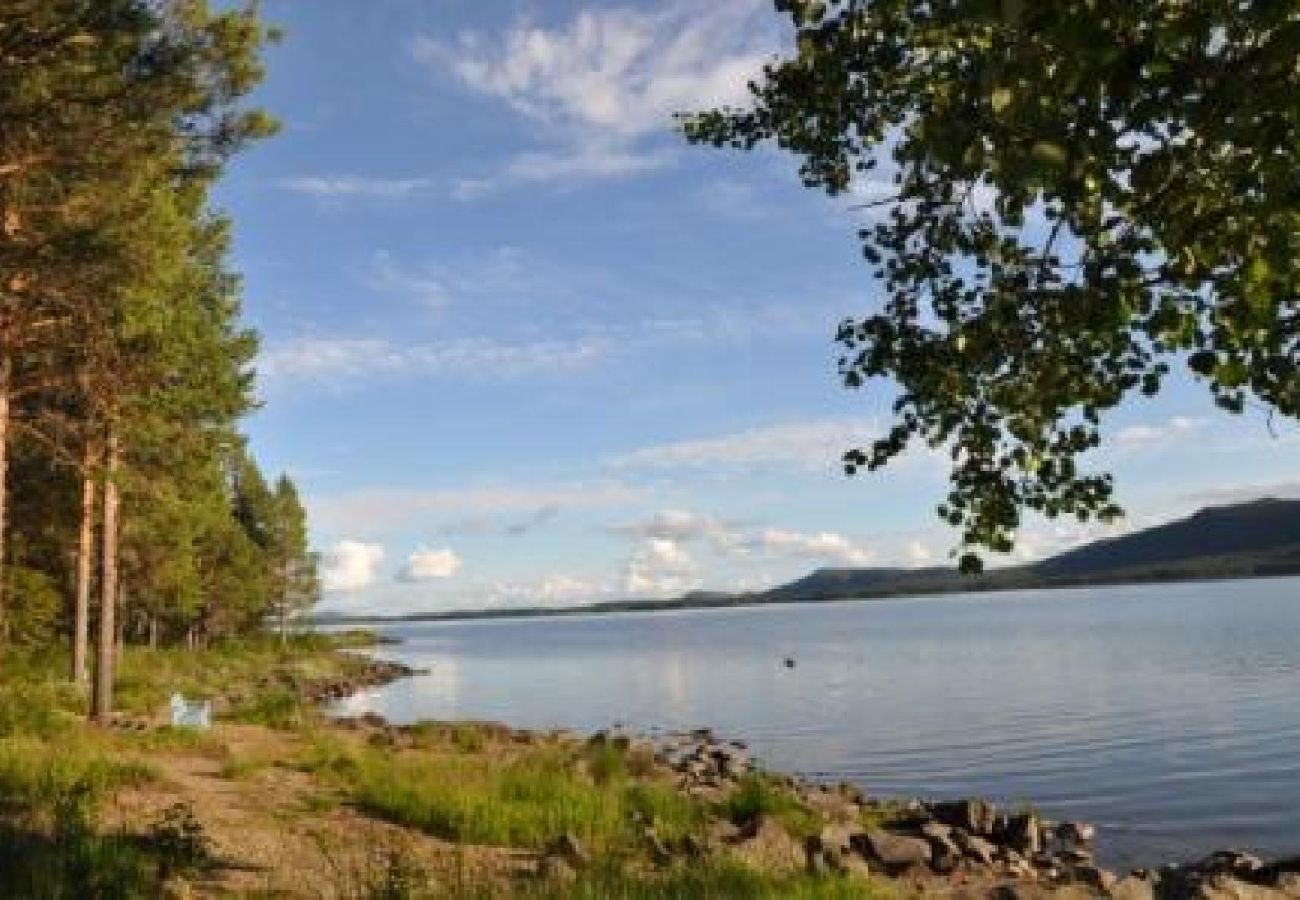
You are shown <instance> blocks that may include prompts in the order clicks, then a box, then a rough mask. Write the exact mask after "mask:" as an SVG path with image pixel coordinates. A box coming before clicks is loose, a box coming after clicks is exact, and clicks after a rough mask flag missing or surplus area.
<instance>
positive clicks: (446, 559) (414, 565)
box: [397, 547, 461, 582]
mask: <svg viewBox="0 0 1300 900" xmlns="http://www.w3.org/2000/svg"><path fill="white" fill-rule="evenodd" d="M460 568H461V559H460V557H459V556H457V555H456V551H455V550H452V549H451V548H450V547H443V548H441V549H438V550H427V549H424V548H421V549H419V550H416V551H415V552H414V553H412V554H411V555H410V556H409V557H407V560H406V565H405V566H403V567H402V571H401V572H399V573H398V575H397V578H398V580H399V581H407V582H420V581H438V580H440V579H444V578H451V577H452V576H453V575H455V574H456V573H457V572H459V571H460Z"/></svg>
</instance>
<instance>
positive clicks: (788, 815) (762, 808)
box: [719, 773, 821, 838]
mask: <svg viewBox="0 0 1300 900" xmlns="http://www.w3.org/2000/svg"><path fill="white" fill-rule="evenodd" d="M719 812H720V813H722V815H724V816H725V817H726V818H728V819H730V820H731V821H732V822H734V823H735V824H737V825H743V824H744V823H746V822H752V821H753V820H754V819H757V818H759V817H760V816H767V817H769V818H773V819H776V820H777V821H778V822H780V823H781V824H782V825H784V826H785V828H786V830H787V831H789V832H790V833H791V834H792V835H794V836H795V837H800V838H803V837H807V836H809V835H813V834H817V833H818V832H819V831H820V830H821V826H820V822H819V820H818V819H817V816H816V815H814V814H813V813H812V812H811V811H810V810H809V809H808V808H807V807H806V806H804V805H803V804H802V803H800V802H799V801H798V800H797V799H796V798H795V796H794V794H793V793H792V792H791V791H790V789H789V788H787V787H785V786H784V785H782V784H779V783H778V782H777V781H776V780H775V779H774V778H772V777H771V776H769V775H765V774H762V773H755V774H751V775H747V776H745V778H744V779H742V780H741V782H740V785H739V786H738V787H737V788H736V790H735V791H734V792H733V793H732V794H731V796H729V797H728V798H727V799H726V800H724V801H723V802H722V804H721V805H720V808H719Z"/></svg>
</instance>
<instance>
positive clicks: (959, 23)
mask: <svg viewBox="0 0 1300 900" xmlns="http://www.w3.org/2000/svg"><path fill="white" fill-rule="evenodd" d="M776 8H777V10H778V11H781V12H784V13H785V14H787V15H788V16H789V18H790V20H791V23H792V25H793V27H794V33H793V36H794V40H793V46H792V50H791V53H790V55H789V56H788V57H787V58H785V59H782V60H780V61H777V62H775V63H772V64H771V65H769V66H768V67H767V68H766V70H765V72H764V75H763V77H762V78H761V79H759V80H758V82H757V83H756V84H755V85H754V88H753V105H752V108H750V109H741V110H736V109H724V110H714V111H707V112H702V113H697V114H694V115H690V116H687V117H685V118H684V119H683V127H684V130H685V134H686V136H687V137H688V138H689V139H690V140H691V141H693V142H698V143H708V144H713V145H717V146H732V147H740V148H752V147H754V146H756V145H757V144H759V143H763V142H769V141H770V142H773V143H775V144H777V145H778V146H780V147H782V148H784V149H786V150H788V151H790V152H791V153H793V154H794V155H795V156H796V157H798V159H799V160H800V174H801V176H802V178H803V180H804V182H805V183H806V184H807V185H808V186H809V187H813V188H818V189H821V190H824V191H826V192H828V193H831V194H843V193H846V192H849V191H853V190H855V189H858V188H861V189H862V191H863V193H864V194H865V195H866V196H867V197H869V198H870V199H869V201H868V202H867V204H866V208H867V209H868V210H869V211H870V213H869V214H870V219H869V221H868V223H867V224H866V225H865V227H864V228H863V229H862V231H861V232H860V235H861V239H862V242H863V252H864V256H865V259H866V261H867V263H868V264H869V265H870V266H871V267H872V269H873V271H874V275H875V278H876V279H877V281H878V283H879V284H880V285H881V286H882V287H883V289H884V304H883V308H882V309H881V310H880V311H879V312H876V313H874V314H872V315H868V316H866V317H864V318H861V319H855V320H849V321H846V322H844V323H843V325H842V326H841V328H840V330H839V340H840V342H841V344H842V345H843V348H844V355H843V357H842V359H841V361H840V370H841V373H842V375H843V378H844V382H845V384H846V385H847V386H849V387H851V388H857V387H861V386H863V385H865V384H867V383H868V382H869V381H871V380H873V379H887V380H889V381H891V382H892V383H893V385H894V386H895V387H896V397H895V400H894V404H893V409H894V413H895V422H894V425H893V427H892V429H891V430H890V432H889V433H888V435H886V436H885V437H884V438H882V439H880V440H878V441H876V442H875V443H874V444H873V445H872V446H871V447H869V448H866V449H861V450H852V451H850V452H849V453H847V454H846V456H845V464H846V468H847V469H848V471H849V472H850V473H853V472H855V471H857V470H859V469H863V468H865V469H869V470H875V469H878V468H881V467H882V466H885V465H887V464H888V463H889V462H890V461H891V460H893V459H894V458H896V457H897V456H898V455H899V454H901V453H903V452H904V450H905V449H906V448H907V447H908V446H909V445H911V444H913V443H916V442H921V443H924V444H926V445H928V446H930V447H932V448H943V449H946V450H948V451H950V452H951V460H952V466H951V491H950V493H949V496H948V498H947V501H946V502H945V503H944V504H943V505H942V506H941V507H940V509H939V515H940V516H941V517H942V518H943V519H944V520H946V521H947V522H949V523H951V524H952V525H953V526H955V527H959V528H960V529H961V530H962V537H963V542H964V544H966V545H967V546H968V547H971V548H987V549H991V550H994V551H1006V550H1008V549H1010V548H1011V546H1012V542H1013V539H1014V536H1015V533H1016V530H1017V528H1018V527H1019V525H1020V523H1021V516H1022V513H1023V511H1024V510H1026V509H1029V510H1035V511H1038V512H1040V513H1042V514H1045V515H1047V516H1049V517H1055V516H1058V515H1070V516H1075V517H1078V518H1079V519H1080V520H1085V521H1086V520H1088V519H1091V518H1094V517H1097V518H1100V519H1103V520H1109V519H1112V518H1114V517H1116V516H1118V515H1119V514H1120V510H1119V508H1118V507H1117V506H1116V505H1115V504H1114V502H1113V500H1112V495H1113V484H1112V480H1111V477H1110V476H1109V475H1108V474H1106V473H1103V472H1096V471H1089V470H1088V469H1086V468H1085V467H1084V465H1083V460H1082V459H1081V458H1082V457H1084V456H1085V455H1086V454H1087V453H1088V451H1090V450H1091V449H1093V448H1094V447H1096V446H1097V445H1098V444H1099V443H1100V442H1101V440H1102V435H1103V430H1102V423H1103V417H1104V415H1105V414H1106V413H1107V412H1108V411H1109V410H1111V409H1113V408H1114V407H1116V406H1118V405H1119V404H1121V403H1122V402H1124V401H1125V400H1128V399H1130V398H1134V397H1137V396H1143V395H1146V396H1150V395H1153V394H1156V393H1158V392H1159V391H1160V390H1161V388H1162V386H1163V385H1164V383H1165V381H1166V379H1167V378H1168V377H1169V376H1170V375H1171V373H1172V372H1173V371H1174V370H1175V368H1177V367H1181V368H1183V369H1184V371H1185V372H1186V373H1187V374H1188V376H1189V377H1193V378H1195V379H1197V380H1200V381H1203V382H1204V383H1205V384H1206V385H1207V386H1208V388H1209V390H1210V392H1211V393H1212V395H1213V397H1214V400H1215V401H1216V402H1217V403H1218V404H1219V405H1220V406H1221V407H1223V408H1224V409H1227V410H1230V411H1233V412H1240V411H1241V410H1242V409H1243V408H1244V407H1245V406H1246V404H1247V403H1248V402H1249V401H1251V400H1252V399H1253V400H1254V401H1257V402H1258V403H1260V404H1262V405H1263V406H1264V407H1266V408H1268V409H1270V410H1275V411H1276V412H1278V413H1281V414H1283V415H1287V416H1297V415H1300V267H1297V266H1296V264H1295V259H1296V250H1297V241H1296V234H1297V226H1298V223H1300V142H1297V141H1296V139H1295V135H1296V133H1297V130H1300V105H1298V104H1297V103H1296V102H1295V98H1296V96H1297V95H1298V93H1300V71H1298V70H1297V69H1296V66H1295V56H1296V48H1297V45H1298V44H1300V32H1298V31H1297V27H1298V26H1297V23H1296V21H1295V17H1294V9H1293V8H1292V7H1291V6H1290V5H1289V4H1286V3H1275V4H1240V3H1227V2H1212V3H1168V2H1162V0H1133V2H1124V3H1113V2H1101V3H1097V2H1093V0H1061V2H1052V3H1021V2H1005V0H956V2H951V3H942V4H934V3H914V2H910V0H828V2H811V0H777V2H776ZM979 565H980V561H979V559H978V557H976V556H975V555H973V554H968V555H967V556H966V557H965V558H964V559H963V567H964V568H967V569H975V568H978V567H979Z"/></svg>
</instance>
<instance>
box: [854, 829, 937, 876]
mask: <svg viewBox="0 0 1300 900" xmlns="http://www.w3.org/2000/svg"><path fill="white" fill-rule="evenodd" d="M854 849H855V850H857V851H858V852H859V853H861V854H862V855H863V856H865V857H867V858H868V859H874V860H876V861H877V862H879V863H880V864H881V865H883V866H884V867H885V868H886V869H887V870H889V871H891V872H896V871H902V870H905V869H910V868H912V867H914V866H924V865H928V864H929V863H930V860H931V858H932V856H933V854H932V852H931V850H930V842H929V841H927V840H925V839H924V838H916V837H908V836H906V835H901V834H893V833H891V832H888V831H881V830H879V829H872V830H871V831H868V832H866V833H865V834H863V835H859V836H858V837H857V839H856V841H855V844H854Z"/></svg>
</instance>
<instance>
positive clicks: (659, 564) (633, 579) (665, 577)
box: [623, 537, 701, 597]
mask: <svg viewBox="0 0 1300 900" xmlns="http://www.w3.org/2000/svg"><path fill="white" fill-rule="evenodd" d="M700 584H701V580H700V573H699V567H698V566H697V565H696V563H695V560H694V559H693V558H692V557H691V555H690V553H688V552H687V551H686V549H685V548H684V547H683V546H682V545H681V544H680V543H678V542H677V541H675V540H672V539H670V538H659V537H654V538H649V539H647V540H645V541H644V542H642V544H641V546H640V547H638V548H637V549H636V551H635V552H634V553H633V554H632V557H631V558H630V559H629V560H628V561H627V565H626V566H625V567H624V571H623V590H624V591H625V592H626V593H627V594H628V595H629V596H632V597H671V596H675V595H677V594H682V593H685V592H686V591H689V590H692V589H694V588H697V587H699V586H700Z"/></svg>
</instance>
